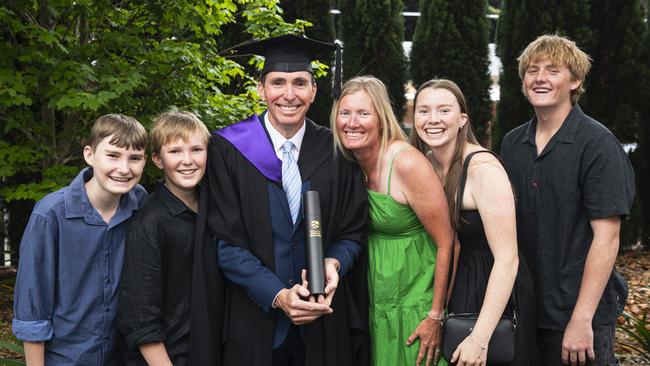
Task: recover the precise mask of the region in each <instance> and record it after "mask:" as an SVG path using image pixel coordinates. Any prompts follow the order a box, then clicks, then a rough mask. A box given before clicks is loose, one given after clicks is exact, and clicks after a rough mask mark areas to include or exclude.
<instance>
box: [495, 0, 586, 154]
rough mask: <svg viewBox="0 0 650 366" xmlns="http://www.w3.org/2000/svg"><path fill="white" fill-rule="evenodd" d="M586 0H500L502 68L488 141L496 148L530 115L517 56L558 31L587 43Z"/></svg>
mask: <svg viewBox="0 0 650 366" xmlns="http://www.w3.org/2000/svg"><path fill="white" fill-rule="evenodd" d="M588 20H589V5H588V4H587V0H576V1H563V0H554V1H545V0H528V1H514V0H503V1H501V14H500V16H499V21H498V23H497V55H498V56H499V57H500V58H501V63H502V65H503V71H502V73H501V76H500V77H499V86H500V93H501V96H500V100H499V104H498V105H497V120H496V123H495V125H494V128H493V129H492V142H493V147H494V148H495V149H496V151H499V146H500V145H501V140H502V139H503V136H504V135H505V134H506V133H507V132H508V131H510V130H511V129H513V128H514V127H516V126H518V125H520V124H522V123H524V122H526V121H528V120H529V119H530V118H531V117H533V115H534V113H533V109H532V107H531V106H530V104H529V103H528V101H527V100H526V98H525V97H524V96H523V94H522V92H521V80H520V79H519V74H518V71H517V57H518V56H519V54H520V53H521V52H522V51H523V50H524V48H525V47H526V46H527V45H528V44H529V43H530V42H531V41H533V40H534V39H535V38H537V37H538V36H541V35H543V34H547V33H551V34H552V33H558V34H560V35H565V36H568V37H569V38H571V39H572V40H574V41H576V43H577V44H578V46H579V47H582V48H585V47H588V46H589V45H590V43H589V42H590V37H591V33H590V32H591V31H590V29H589V25H588Z"/></svg>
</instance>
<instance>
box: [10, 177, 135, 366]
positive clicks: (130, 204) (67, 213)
mask: <svg viewBox="0 0 650 366" xmlns="http://www.w3.org/2000/svg"><path fill="white" fill-rule="evenodd" d="M91 178H92V170H91V169H90V168H86V169H84V170H82V171H81V172H80V173H79V175H77V177H76V178H75V179H74V180H73V181H72V183H71V184H70V185H69V186H67V187H65V188H63V189H61V190H59V191H57V192H54V193H51V194H49V195H47V196H45V197H44V198H43V199H42V200H40V201H39V202H38V203H37V204H36V206H35V207H34V210H33V212H32V215H31V217H30V219H29V223H28V224H27V227H26V229H25V233H24V235H23V238H22V241H21V244H20V262H19V266H18V276H17V278H16V286H15V292H14V319H13V332H14V334H15V335H16V337H17V338H18V339H21V340H24V341H31V342H45V364H46V365H110V364H112V363H113V362H117V361H118V360H119V359H121V357H122V353H123V352H122V351H121V347H122V343H123V341H122V340H121V339H120V338H119V337H118V333H117V329H116V324H115V313H116V311H117V290H118V287H119V283H120V275H121V272H122V263H123V255H124V236H125V231H126V224H127V222H128V220H129V218H130V217H131V216H132V214H133V212H134V211H135V210H136V209H137V208H138V206H139V204H140V203H141V202H142V201H143V200H144V198H145V197H146V192H145V190H144V189H143V188H142V187H141V186H136V187H135V188H134V189H132V190H131V191H130V192H128V193H126V194H123V195H122V197H121V199H120V203H119V206H118V208H117V210H116V212H115V214H114V216H113V218H112V219H111V221H110V223H108V224H107V223H105V222H104V221H103V219H102V218H101V216H100V215H99V213H98V212H97V210H95V209H94V207H93V206H92V205H91V204H90V201H89V200H88V196H87V194H86V190H85V187H84V183H85V182H86V181H88V180H90V179H91Z"/></svg>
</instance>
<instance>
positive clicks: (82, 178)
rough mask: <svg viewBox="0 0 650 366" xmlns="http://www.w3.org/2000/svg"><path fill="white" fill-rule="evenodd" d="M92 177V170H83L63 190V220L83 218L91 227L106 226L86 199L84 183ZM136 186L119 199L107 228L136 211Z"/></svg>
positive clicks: (89, 168)
mask: <svg viewBox="0 0 650 366" xmlns="http://www.w3.org/2000/svg"><path fill="white" fill-rule="evenodd" d="M92 177H93V170H92V168H91V167H87V168H85V169H83V170H82V171H81V172H79V174H77V176H76V177H75V179H74V180H72V183H70V186H69V189H66V190H65V193H64V195H63V197H64V202H65V210H64V213H65V218H66V219H70V218H74V217H83V218H84V220H85V221H86V223H88V224H93V225H106V223H105V222H104V220H103V219H102V218H101V216H99V213H98V212H97V210H95V208H94V207H93V205H92V204H91V203H90V199H88V193H87V192H86V187H85V185H84V184H85V183H86V182H87V181H89V180H90V179H91V178H92ZM137 187H138V186H136V187H134V188H133V189H132V190H130V191H129V192H127V193H125V194H123V195H122V197H120V203H119V206H118V208H117V211H115V215H114V216H113V218H112V219H111V222H110V223H109V226H110V227H112V226H115V225H118V224H119V223H121V222H122V221H124V220H126V219H128V218H129V217H131V215H132V212H133V211H135V210H137V209H138V206H139V200H138V197H137V195H136V193H135V190H136V189H138V188H137Z"/></svg>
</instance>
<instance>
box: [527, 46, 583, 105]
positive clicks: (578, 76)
mask: <svg viewBox="0 0 650 366" xmlns="http://www.w3.org/2000/svg"><path fill="white" fill-rule="evenodd" d="M543 59H548V60H550V61H552V62H555V63H557V64H560V65H566V66H567V67H568V68H569V71H570V72H571V80H572V81H575V80H578V81H580V86H579V87H577V88H576V89H575V90H572V91H571V104H575V103H576V102H578V99H580V95H582V93H584V92H585V88H584V81H585V78H586V77H587V73H589V69H590V68H591V58H590V57H589V55H587V54H586V53H584V52H583V51H582V50H581V49H580V48H578V46H577V45H576V43H575V42H573V41H572V40H570V39H568V38H566V37H562V36H559V35H557V34H545V35H543V36H539V37H537V39H536V40H534V41H532V42H531V43H530V44H529V45H528V46H527V47H526V49H525V50H524V51H523V52H522V53H521V55H519V57H517V61H519V78H520V79H521V80H522V81H523V80H524V75H525V73H526V69H527V68H528V66H529V65H530V64H531V63H533V62H536V61H540V60H543ZM522 90H523V86H522Z"/></svg>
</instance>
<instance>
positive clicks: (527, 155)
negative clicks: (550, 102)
mask: <svg viewBox="0 0 650 366" xmlns="http://www.w3.org/2000/svg"><path fill="white" fill-rule="evenodd" d="M536 128H537V120H536V119H535V118H533V119H532V120H531V121H529V122H527V123H525V124H524V125H522V126H519V127H517V128H516V129H514V130H512V131H511V132H509V133H508V134H507V135H506V137H505V138H504V140H503V143H502V147H501V156H502V158H503V160H504V162H505V164H506V168H507V170H508V174H509V177H510V179H511V181H512V183H513V186H514V188H515V194H516V195H517V234H518V240H519V247H520V248H521V250H522V254H523V256H524V258H525V259H527V260H528V262H529V264H530V268H531V269H532V272H533V275H534V278H535V287H536V290H537V296H538V298H537V319H538V323H537V325H538V327H540V328H545V329H552V330H564V328H565V327H566V325H567V324H568V322H569V319H570V317H571V314H572V312H573V308H574V307H575V304H576V301H577V298H578V291H579V289H580V283H581V281H582V274H583V271H584V265H585V261H586V258H587V254H588V252H589V249H590V247H591V242H592V240H593V231H592V229H591V225H590V222H591V220H594V219H598V218H605V217H611V216H625V215H628V214H629V212H630V208H631V206H632V200H633V198H634V171H633V169H632V165H631V164H630V161H629V159H628V157H627V155H626V154H625V152H624V151H623V149H622V147H621V144H620V143H619V142H618V140H616V138H615V137H614V135H613V134H612V133H611V132H610V131H609V130H608V129H607V128H606V127H604V126H603V125H602V124H600V123H598V122H597V121H595V120H593V119H592V118H590V117H589V116H587V115H585V114H584V113H583V112H582V110H581V109H580V107H579V106H578V105H575V106H574V107H573V108H572V110H571V112H570V113H569V115H568V116H567V117H566V119H565V121H564V123H563V124H562V127H561V128H560V129H559V130H558V131H557V133H555V135H554V136H553V137H552V138H551V140H550V141H549V142H548V144H547V145H546V146H545V147H544V150H543V151H542V152H541V153H540V154H539V155H537V147H536V145H535V133H536ZM625 296H626V285H625V282H624V281H623V280H622V278H621V277H620V275H619V274H618V273H617V272H616V271H612V274H611V276H610V279H609V281H608V283H607V286H606V288H605V291H604V293H603V296H602V298H601V300H600V303H599V304H598V308H597V310H596V313H595V314H594V321H593V322H594V324H595V325H602V324H607V323H609V322H611V321H613V320H614V319H615V318H616V316H617V315H618V314H619V312H620V310H622V306H623V305H624V303H625Z"/></svg>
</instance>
